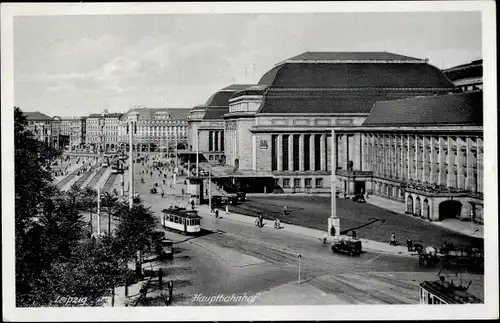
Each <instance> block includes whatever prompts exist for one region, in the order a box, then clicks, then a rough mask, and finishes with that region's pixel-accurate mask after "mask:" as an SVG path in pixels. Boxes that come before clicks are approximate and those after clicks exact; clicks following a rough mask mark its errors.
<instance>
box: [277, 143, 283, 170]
mask: <svg viewBox="0 0 500 323" xmlns="http://www.w3.org/2000/svg"><path fill="white" fill-rule="evenodd" d="M276 155H277V156H276V158H277V159H276V161H277V164H278V165H277V168H278V172H282V171H283V135H281V134H280V135H278V139H277V143H276Z"/></svg>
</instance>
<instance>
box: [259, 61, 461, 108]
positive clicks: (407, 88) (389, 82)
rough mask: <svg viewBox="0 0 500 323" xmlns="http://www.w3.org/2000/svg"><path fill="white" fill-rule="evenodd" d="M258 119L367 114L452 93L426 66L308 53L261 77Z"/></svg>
mask: <svg viewBox="0 0 500 323" xmlns="http://www.w3.org/2000/svg"><path fill="white" fill-rule="evenodd" d="M259 85H260V86H266V87H267V89H266V92H265V95H264V96H265V98H264V102H263V104H262V105H261V107H260V109H259V111H258V113H349V112H352V113H369V111H370V110H371V108H372V106H373V104H374V103H375V102H377V101H380V100H391V99H400V98H406V97H412V96H416V95H433V94H443V93H448V92H450V91H452V90H453V89H454V85H453V83H452V82H451V81H450V80H449V79H448V78H447V77H446V76H445V75H444V73H443V72H442V71H440V70H439V69H438V68H436V67H434V66H432V65H429V64H428V63H427V60H422V59H418V58H414V57H408V56H403V55H398V54H393V53H387V52H306V53H304V54H301V55H298V56H296V57H293V58H290V59H287V60H285V61H283V62H281V63H279V64H278V65H276V66H275V67H274V68H272V69H271V70H269V71H268V72H267V73H266V74H264V75H263V76H262V78H261V79H260V81H259Z"/></svg>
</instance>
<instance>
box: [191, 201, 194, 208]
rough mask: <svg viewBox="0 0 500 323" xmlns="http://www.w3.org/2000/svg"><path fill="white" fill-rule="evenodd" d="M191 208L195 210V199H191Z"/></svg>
mask: <svg viewBox="0 0 500 323" xmlns="http://www.w3.org/2000/svg"><path fill="white" fill-rule="evenodd" d="M191 208H192V209H193V210H194V200H191Z"/></svg>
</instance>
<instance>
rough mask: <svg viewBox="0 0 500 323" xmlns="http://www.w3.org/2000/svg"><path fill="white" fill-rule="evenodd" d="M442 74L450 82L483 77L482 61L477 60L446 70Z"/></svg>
mask: <svg viewBox="0 0 500 323" xmlns="http://www.w3.org/2000/svg"><path fill="white" fill-rule="evenodd" d="M443 72H444V74H446V76H447V77H448V78H449V79H450V80H452V81H458V80H463V79H468V78H479V77H482V76H483V60H482V59H478V60H475V61H472V62H471V63H468V64H462V65H458V66H454V67H451V68H447V69H445V70H443Z"/></svg>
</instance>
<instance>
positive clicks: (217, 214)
mask: <svg viewBox="0 0 500 323" xmlns="http://www.w3.org/2000/svg"><path fill="white" fill-rule="evenodd" d="M218 217H219V210H215V218H216V219H217V218H218Z"/></svg>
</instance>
